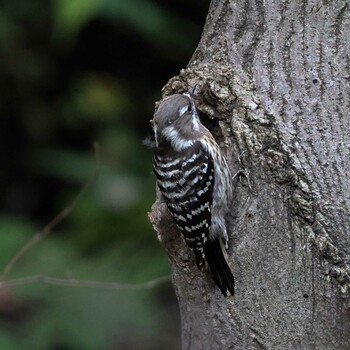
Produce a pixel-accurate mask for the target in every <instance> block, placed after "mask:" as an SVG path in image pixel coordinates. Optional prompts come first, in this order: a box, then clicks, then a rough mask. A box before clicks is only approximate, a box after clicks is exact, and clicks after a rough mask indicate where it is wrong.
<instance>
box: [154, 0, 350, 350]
mask: <svg viewBox="0 0 350 350" xmlns="http://www.w3.org/2000/svg"><path fill="white" fill-rule="evenodd" d="M349 29H350V8H349V2H348V1H338V0H334V1H326V0H323V1H321V0H314V1H301V0H284V1H283V0H282V1H271V0H267V1H260V0H244V1H238V0H213V1H212V3H211V6H210V10H209V15H208V17H207V21H206V25H205V28H204V31H203V35H202V39H201V41H200V43H199V45H198V48H197V50H196V51H195V53H194V55H193V57H192V59H191V61H190V63H189V65H188V67H187V68H186V69H184V70H183V71H181V73H180V75H179V76H177V77H174V78H173V79H171V80H170V81H169V83H168V84H167V86H166V87H165V88H164V89H163V94H164V95H165V96H166V95H170V94H173V93H174V92H183V91H185V90H186V89H187V88H188V87H189V86H191V85H193V84H195V83H197V91H196V96H195V99H196V102H197V106H198V109H199V110H200V112H201V113H202V117H203V122H204V123H205V124H206V125H207V126H208V127H209V128H210V130H211V131H212V132H213V134H214V136H215V137H216V139H217V140H218V142H219V143H220V144H221V146H222V148H223V150H224V152H226V154H227V159H228V162H229V164H230V166H231V169H232V173H233V174H234V173H236V172H237V171H239V170H243V172H244V173H245V174H246V175H247V176H245V175H243V172H242V171H241V176H237V177H236V180H235V184H234V194H235V195H234V201H233V203H232V210H231V213H230V217H229V225H228V231H229V233H230V249H229V256H230V263H231V265H232V267H233V272H234V275H235V278H236V294H235V296H234V297H229V298H225V297H223V296H222V294H221V293H220V291H219V290H218V288H216V287H215V285H214V283H213V282H212V280H211V278H210V276H209V275H207V274H204V273H201V272H199V271H198V270H197V268H196V266H195V262H194V258H193V254H192V253H191V252H190V251H189V249H188V248H187V246H186V245H185V243H184V241H183V239H182V238H181V237H180V235H179V233H178V232H177V231H176V229H175V227H174V224H173V222H172V219H171V217H170V215H169V213H168V212H167V209H166V207H165V204H164V203H162V201H161V199H160V196H159V195H158V200H157V202H156V203H155V205H154V206H153V210H152V213H151V214H150V217H151V221H152V223H153V225H154V227H155V229H156V230H157V232H158V236H159V238H160V239H161V241H162V242H163V244H164V246H165V248H166V250H167V253H168V255H169V260H170V264H171V271H172V278H173V283H174V287H175V290H176V294H177V297H178V300H179V305H180V310H181V317H182V337H183V338H182V344H183V349H186V350H190V349H191V350H198V349H205V350H208V349H273V350H274V349H342V350H344V349H350V288H349V287H350V277H349V276H350V267H349V264H350V263H349V261H350V218H349V209H350V176H349V174H350V94H349V91H350V90H349V84H350V80H349V79H350V57H349V54H350V34H349Z"/></svg>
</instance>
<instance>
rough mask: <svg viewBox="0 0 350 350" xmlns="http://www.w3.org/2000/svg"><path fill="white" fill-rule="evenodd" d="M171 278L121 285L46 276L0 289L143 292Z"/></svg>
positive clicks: (7, 283)
mask: <svg viewBox="0 0 350 350" xmlns="http://www.w3.org/2000/svg"><path fill="white" fill-rule="evenodd" d="M169 281H170V276H161V277H157V278H154V279H151V280H149V281H146V282H142V283H119V282H99V281H89V280H77V279H67V278H56V277H50V276H45V275H35V276H29V277H23V278H17V279H13V280H8V281H3V282H0V288H4V287H7V288H9V287H16V286H23V285H28V284H35V283H43V284H50V285H54V286H62V287H81V288H96V289H118V290H121V289H122V290H142V289H150V288H154V287H157V286H159V285H161V284H163V283H166V282H169Z"/></svg>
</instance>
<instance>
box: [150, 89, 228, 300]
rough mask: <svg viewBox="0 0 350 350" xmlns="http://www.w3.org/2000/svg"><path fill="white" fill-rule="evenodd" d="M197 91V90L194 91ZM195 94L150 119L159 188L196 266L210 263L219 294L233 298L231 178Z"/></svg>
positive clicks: (166, 103)
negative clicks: (229, 229)
mask: <svg viewBox="0 0 350 350" xmlns="http://www.w3.org/2000/svg"><path fill="white" fill-rule="evenodd" d="M192 92H193V91H192ZM192 92H189V93H185V94H175V95H172V96H170V97H168V98H166V99H165V100H163V101H162V102H161V103H160V105H159V106H158V108H157V110H156V112H155V114H154V118H153V120H152V125H153V130H154V136H155V141H156V147H155V152H154V158H153V168H154V172H155V174H156V177H157V184H158V187H159V189H160V191H161V192H162V195H163V197H164V200H165V202H166V204H167V206H168V208H169V211H170V213H171V214H172V216H173V218H174V221H175V223H176V225H177V227H178V228H179V230H180V232H181V233H182V235H183V237H184V239H185V241H186V243H187V245H188V246H189V247H190V248H191V249H192V250H193V252H194V254H195V257H196V262H197V266H198V268H199V269H200V270H201V271H203V270H204V269H205V268H206V266H207V264H208V265H209V268H210V270H211V272H212V275H213V279H214V281H215V283H216V284H217V285H218V287H219V288H220V290H221V292H222V293H223V294H224V295H225V296H227V295H233V294H234V278H233V275H232V272H231V269H230V268H229V266H228V264H227V261H226V258H225V255H224V254H225V253H224V250H225V248H226V247H227V243H228V237H227V232H226V225H225V217H226V214H227V213H228V210H229V207H228V206H229V202H230V200H231V196H232V186H231V175H230V171H229V169H228V166H227V163H226V160H225V158H224V156H223V155H222V153H221V151H220V148H219V146H218V144H217V143H216V141H215V139H214V138H213V136H212V134H211V133H210V132H209V130H208V129H207V128H205V127H204V126H203V125H202V123H201V122H200V120H199V117H198V114H197V110H196V107H195V105H194V101H193V98H192Z"/></svg>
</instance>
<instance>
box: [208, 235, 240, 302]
mask: <svg viewBox="0 0 350 350" xmlns="http://www.w3.org/2000/svg"><path fill="white" fill-rule="evenodd" d="M223 249H225V248H223V247H222V244H221V242H220V241H219V240H215V241H209V242H208V244H207V246H206V249H205V257H206V259H207V263H208V265H209V268H210V271H211V273H212V275H213V280H214V282H215V283H216V284H217V286H218V287H219V289H220V290H221V292H222V294H223V295H224V296H230V295H234V293H235V281H234V277H233V274H232V271H231V269H230V267H229V265H228V263H227V260H226V258H225V256H224V252H223Z"/></svg>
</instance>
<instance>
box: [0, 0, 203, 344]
mask: <svg viewBox="0 0 350 350" xmlns="http://www.w3.org/2000/svg"><path fill="white" fill-rule="evenodd" d="M208 7H209V0H206V1H203V0H192V1H187V0H158V1H156V0H154V1H151V0H128V1H126V0H51V1H48V0H2V1H1V4H0V89H1V95H0V108H1V116H0V145H1V152H0V162H1V163H0V164H1V170H0V191H1V196H0V203H1V212H0V263H1V265H0V267H1V270H3V268H4V267H5V266H6V264H7V262H8V261H9V259H10V258H11V257H12V256H13V255H14V254H15V253H16V251H18V249H20V248H21V247H22V246H23V245H24V244H25V243H26V242H27V241H28V240H29V239H30V238H31V237H32V236H33V235H34V233H35V232H37V231H38V230H40V229H41V228H42V227H43V226H45V224H47V223H48V222H49V221H50V220H52V219H53V218H54V217H55V216H56V215H57V213H58V212H59V211H60V210H62V209H63V208H64V207H66V206H67V205H68V204H69V203H70V202H71V201H72V199H73V198H74V197H75V196H76V195H77V194H78V193H79V191H80V190H81V188H82V186H83V185H84V184H85V183H86V182H87V181H88V179H89V178H90V177H91V176H92V174H93V172H94V169H95V166H96V163H95V160H94V154H93V147H92V144H93V142H94V141H97V142H98V143H99V145H100V152H99V177H98V179H97V180H96V181H94V183H93V184H92V186H91V187H90V188H89V190H88V192H87V193H86V194H85V195H84V196H83V197H82V198H81V199H80V201H79V203H78V205H77V207H76V208H75V209H74V210H73V212H72V213H71V214H70V215H69V216H67V217H66V218H65V219H64V220H63V221H62V222H61V223H60V224H59V225H58V226H57V227H55V229H54V230H53V232H51V233H50V235H49V236H47V237H46V238H45V239H44V240H43V241H41V242H40V243H39V244H37V245H36V246H35V247H34V248H33V249H31V250H30V251H29V252H28V253H27V254H25V255H24V256H23V257H22V259H20V260H19V261H18V263H17V264H16V265H15V266H14V268H13V269H12V271H11V273H10V274H9V276H8V277H7V279H8V280H13V279H16V278H21V277H30V276H35V275H45V276H51V277H55V278H73V279H81V280H92V281H101V282H103V281H108V282H113V281H118V282H124V283H140V282H145V281H148V280H151V279H153V278H157V277H159V276H164V275H168V274H169V268H168V262H167V258H166V255H165V253H164V252H163V250H162V248H161V246H160V244H159V243H158V241H157V239H156V235H155V233H154V232H153V230H152V228H151V225H150V224H149V222H148V220H147V212H148V211H149V210H150V208H151V205H152V203H153V201H154V198H155V179H154V176H153V175H152V168H151V158H152V152H151V151H149V150H147V149H146V148H145V147H144V146H142V139H143V138H144V137H146V136H148V135H149V134H150V133H151V130H150V127H149V120H150V119H151V117H152V114H153V110H154V102H155V101H156V100H159V98H160V90H161V88H162V86H164V85H165V84H166V82H167V80H168V79H169V78H171V77H172V76H173V75H176V74H178V72H179V70H180V69H181V68H183V67H185V66H186V64H187V62H188V60H189V59H190V57H191V55H192V53H193V51H194V49H195V47H196V45H197V43H198V41H199V39H200V34H201V30H202V27H203V25H204V21H205V17H206V14H207V10H208ZM165 348H166V349H167V350H172V349H180V319H179V312H178V306H177V304H176V299H175V296H174V292H173V289H172V286H171V284H170V282H167V283H163V284H160V285H159V286H157V287H154V288H150V289H144V290H138V291H137V290H119V289H101V288H97V289H92V288H86V287H71V286H52V285H48V284H43V283H24V284H21V285H18V286H13V287H4V288H1V289H0V349H1V350H17V349H20V350H22V349H35V350H37V349H38V350H40V349H45V350H46V349H55V350H58V349H60V350H66V349H84V350H85V349H130V350H131V349H132V350H133V349H165Z"/></svg>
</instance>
